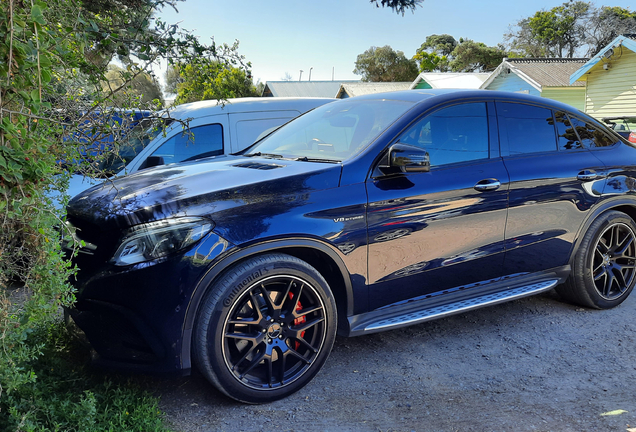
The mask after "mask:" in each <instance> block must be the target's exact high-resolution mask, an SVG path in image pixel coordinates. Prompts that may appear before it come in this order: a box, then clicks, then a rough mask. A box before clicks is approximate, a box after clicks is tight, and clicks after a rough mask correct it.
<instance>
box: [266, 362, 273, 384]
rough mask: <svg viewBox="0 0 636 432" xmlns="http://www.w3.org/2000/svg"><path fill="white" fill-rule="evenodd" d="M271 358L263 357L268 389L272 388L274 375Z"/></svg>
mask: <svg viewBox="0 0 636 432" xmlns="http://www.w3.org/2000/svg"><path fill="white" fill-rule="evenodd" d="M272 363H273V362H272V357H271V356H267V357H265V364H266V365H267V384H268V385H269V387H272V378H273V376H274V374H273V373H272V368H273V365H272Z"/></svg>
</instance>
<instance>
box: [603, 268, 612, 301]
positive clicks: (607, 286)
mask: <svg viewBox="0 0 636 432" xmlns="http://www.w3.org/2000/svg"><path fill="white" fill-rule="evenodd" d="M612 285H614V273H613V272H611V271H608V272H607V279H606V280H605V286H604V287H603V294H604V295H605V296H609V295H610V292H612Z"/></svg>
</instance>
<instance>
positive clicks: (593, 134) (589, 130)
mask: <svg viewBox="0 0 636 432" xmlns="http://www.w3.org/2000/svg"><path fill="white" fill-rule="evenodd" d="M571 120H572V124H573V125H574V128H575V129H576V132H577V133H578V135H579V137H580V138H581V143H582V144H583V147H585V148H589V149H592V148H596V147H609V146H611V145H614V144H615V143H616V140H615V139H613V138H612V137H610V136H609V135H608V134H606V133H605V132H604V131H602V130H600V129H598V128H596V127H595V126H592V125H591V124H589V123H586V122H584V121H583V120H581V119H578V118H576V117H571Z"/></svg>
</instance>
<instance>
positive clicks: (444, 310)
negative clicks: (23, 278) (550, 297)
mask: <svg viewBox="0 0 636 432" xmlns="http://www.w3.org/2000/svg"><path fill="white" fill-rule="evenodd" d="M560 282H561V280H560V279H558V278H555V279H548V280H543V281H538V282H535V283H532V284H529V285H524V286H518V287H514V288H510V289H507V290H502V291H498V292H494V293H492V292H491V293H488V294H484V295H480V296H475V297H471V298H467V299H462V300H458V301H455V302H451V303H447V304H443V305H438V306H434V307H429V308H423V309H420V310H412V309H411V311H409V312H403V313H400V312H397V311H396V312H394V313H392V314H383V315H382V316H380V317H375V318H376V319H368V320H364V319H363V320H359V321H358V322H357V323H356V325H355V326H354V327H353V328H352V329H351V332H350V333H349V335H350V336H358V335H362V334H369V333H377V332H380V331H385V330H391V329H395V328H399V327H405V326H410V325H413V324H419V323H423V322H426V321H431V320H434V319H437V318H442V317H446V316H449V315H454V314H458V313H462V312H467V311H470V310H473V309H478V308H481V307H484V306H491V305H495V304H499V303H504V302H507V301H511V300H515V299H519V298H522V297H528V296H531V295H535V294H539V293H541V292H544V291H549V290H551V289H552V288H554V287H555V286H557V285H558V284H559V283H560ZM385 312H388V310H387V311H385Z"/></svg>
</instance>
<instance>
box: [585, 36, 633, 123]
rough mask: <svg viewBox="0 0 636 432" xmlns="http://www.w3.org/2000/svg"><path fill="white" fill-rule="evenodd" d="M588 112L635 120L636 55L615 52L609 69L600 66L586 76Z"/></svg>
mask: <svg viewBox="0 0 636 432" xmlns="http://www.w3.org/2000/svg"><path fill="white" fill-rule="evenodd" d="M585 112H586V113H588V114H589V115H591V116H593V117H596V118H598V119H601V118H603V117H615V116H625V115H629V116H636V53H634V52H633V51H630V50H629V49H627V48H625V47H620V48H616V49H615V52H614V55H613V56H612V57H611V58H610V60H609V68H608V69H607V70H605V69H603V62H599V63H598V64H597V65H596V66H595V67H594V68H593V69H592V70H591V71H590V73H589V75H588V76H587V86H586V95H585Z"/></svg>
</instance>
